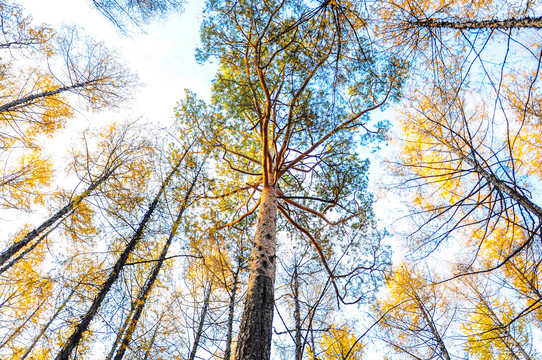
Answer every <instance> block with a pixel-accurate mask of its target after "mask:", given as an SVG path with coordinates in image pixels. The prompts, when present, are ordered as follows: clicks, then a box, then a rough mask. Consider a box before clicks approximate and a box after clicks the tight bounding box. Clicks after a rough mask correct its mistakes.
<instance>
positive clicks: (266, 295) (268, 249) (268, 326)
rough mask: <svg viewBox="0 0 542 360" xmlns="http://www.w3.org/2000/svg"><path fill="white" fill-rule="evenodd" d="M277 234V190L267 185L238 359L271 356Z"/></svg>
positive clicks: (255, 246)
mask: <svg viewBox="0 0 542 360" xmlns="http://www.w3.org/2000/svg"><path fill="white" fill-rule="evenodd" d="M276 235H277V191H276V189H275V187H274V186H264V188H263V190H262V197H261V204H260V210H259V212H258V223H257V225H256V235H255V239H254V247H253V249H252V255H251V259H250V276H249V280H248V289H247V295H246V299H245V306H244V310H243V316H242V318H241V326H240V328H239V338H238V341H237V347H236V349H235V359H236V360H268V359H269V358H270V357H271V335H272V328H273V305H274V302H275V294H274V290H275V288H274V287H275V251H276Z"/></svg>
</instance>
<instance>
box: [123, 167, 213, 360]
mask: <svg viewBox="0 0 542 360" xmlns="http://www.w3.org/2000/svg"><path fill="white" fill-rule="evenodd" d="M202 167H203V164H202V166H201V167H200V168H199V170H198V172H197V173H196V176H195V177H194V179H193V181H192V184H191V185H190V188H189V189H188V191H187V192H186V194H185V196H184V199H183V203H182V204H181V206H180V209H179V212H178V213H177V218H176V219H175V222H174V223H173V227H172V228H171V232H170V233H169V236H168V238H167V240H166V243H165V244H164V246H163V248H162V251H161V253H160V257H159V258H158V260H157V262H156V265H155V266H154V268H153V269H152V272H151V275H150V276H149V278H148V279H147V281H146V282H145V285H144V286H143V289H142V290H141V292H140V293H139V295H138V296H137V300H136V302H135V304H136V305H135V309H134V310H135V311H134V312H133V316H131V319H130V315H131V313H132V311H130V315H128V317H127V318H126V323H125V325H124V326H123V328H122V329H121V331H123V330H124V329H127V330H126V333H125V334H124V338H123V339H122V343H121V345H120V348H119V350H118V352H117V355H116V356H115V358H114V360H121V359H122V358H123V357H124V353H125V352H126V349H127V348H128V345H129V344H130V340H132V336H133V334H134V331H135V329H136V327H137V323H138V322H139V319H140V318H141V314H142V313H143V308H144V307H145V304H146V302H147V298H148V297H149V294H150V292H151V290H152V288H153V286H154V283H155V282H156V279H157V278H158V274H159V273H160V269H161V268H162V265H164V261H165V260H166V257H167V253H168V251H169V247H170V246H171V243H172V242H173V239H174V238H175V236H176V235H177V231H178V229H179V224H180V223H181V219H182V217H183V214H184V212H185V210H186V208H187V207H188V199H189V198H190V196H191V195H192V191H193V190H194V186H195V185H196V182H197V180H198V176H199V173H200V171H201V168H202ZM115 345H116V344H114V346H115ZM113 350H114V349H113Z"/></svg>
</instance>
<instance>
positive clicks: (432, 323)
mask: <svg viewBox="0 0 542 360" xmlns="http://www.w3.org/2000/svg"><path fill="white" fill-rule="evenodd" d="M414 301H415V302H416V304H417V305H418V308H419V309H420V310H421V311H422V316H423V318H424V320H425V324H426V325H427V326H428V327H429V329H430V331H431V334H432V335H433V339H435V341H436V342H437V346H438V349H439V352H440V356H441V357H442V358H443V359H445V360H451V358H450V354H449V353H448V349H447V348H446V344H444V340H443V339H442V336H441V335H440V333H439V331H438V329H437V327H436V325H435V321H434V320H433V317H432V316H431V315H430V314H429V312H428V311H427V309H426V307H425V303H424V302H423V301H422V299H420V297H419V296H418V294H416V293H414Z"/></svg>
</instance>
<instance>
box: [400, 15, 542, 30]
mask: <svg viewBox="0 0 542 360" xmlns="http://www.w3.org/2000/svg"><path fill="white" fill-rule="evenodd" d="M409 25H413V26H416V27H425V28H448V29H457V30H475V29H517V28H530V29H541V28H542V17H536V18H532V17H524V18H519V19H505V20H458V21H447V20H434V19H426V20H417V21H410V22H409Z"/></svg>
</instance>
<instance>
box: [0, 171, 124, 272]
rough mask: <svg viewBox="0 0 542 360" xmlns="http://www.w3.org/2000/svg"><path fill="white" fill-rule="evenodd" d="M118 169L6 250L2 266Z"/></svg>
mask: <svg viewBox="0 0 542 360" xmlns="http://www.w3.org/2000/svg"><path fill="white" fill-rule="evenodd" d="M116 168H117V167H114V168H112V169H110V170H109V171H107V172H106V173H105V174H103V175H102V176H101V177H99V178H98V179H97V180H95V181H93V182H92V183H91V184H90V186H89V187H88V188H87V189H86V190H85V191H84V192H83V193H82V194H81V195H79V196H76V197H75V198H74V199H73V200H72V201H70V202H69V203H68V204H67V205H66V206H64V207H63V208H62V209H60V210H58V211H57V212H56V213H55V214H54V215H53V216H51V217H50V218H49V219H47V220H46V221H44V222H43V223H42V224H41V225H40V226H38V227H37V228H35V229H34V230H32V231H30V232H29V233H27V234H26V235H25V236H24V237H23V238H22V239H21V240H19V241H16V242H15V243H13V244H12V245H11V246H10V247H9V248H7V249H6V250H4V251H3V252H2V254H0V266H1V265H3V264H4V263H5V262H6V261H8V260H9V259H10V258H11V257H12V256H13V255H15V254H16V253H17V251H19V250H21V249H22V248H23V247H25V246H26V245H28V244H29V243H30V242H31V241H32V240H34V239H35V238H36V237H38V236H39V235H40V234H41V233H42V232H43V231H45V230H46V229H47V228H49V227H50V226H52V225H53V224H55V223H56V222H57V221H60V220H61V219H62V218H63V217H64V215H66V214H68V213H69V212H70V211H72V210H73V209H75V207H76V206H77V205H79V203H81V201H83V200H84V199H85V198H86V197H87V196H88V195H90V193H92V192H93V191H94V190H95V189H96V188H97V187H98V186H99V185H100V184H102V183H103V182H104V181H105V180H107V179H108V178H109V177H110V176H111V175H113V173H114V172H115V170H116ZM14 263H15V262H11V263H10V264H9V266H6V267H4V268H2V269H0V274H1V273H3V272H4V271H6V270H7V269H9V267H11V266H12V265H13V264H14Z"/></svg>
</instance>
